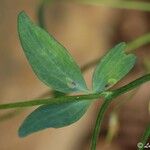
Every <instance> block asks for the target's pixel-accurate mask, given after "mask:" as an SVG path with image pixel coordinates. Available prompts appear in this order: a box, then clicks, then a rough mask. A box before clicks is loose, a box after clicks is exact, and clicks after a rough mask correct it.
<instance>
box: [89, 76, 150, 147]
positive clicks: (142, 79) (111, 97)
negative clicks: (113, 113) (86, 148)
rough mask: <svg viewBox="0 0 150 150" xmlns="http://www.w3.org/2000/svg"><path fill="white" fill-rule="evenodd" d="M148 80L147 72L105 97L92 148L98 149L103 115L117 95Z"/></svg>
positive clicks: (94, 132) (98, 117) (149, 78)
mask: <svg viewBox="0 0 150 150" xmlns="http://www.w3.org/2000/svg"><path fill="white" fill-rule="evenodd" d="M147 81H150V74H147V75H145V76H143V77H140V78H138V79H137V80H135V81H133V82H131V83H129V84H127V85H125V86H123V87H121V88H119V89H116V90H113V91H111V94H109V95H107V96H105V97H104V98H105V101H104V102H103V104H102V106H101V108H100V110H99V113H98V116H97V120H96V124H95V128H94V131H93V136H92V142H91V150H96V144H97V140H98V137H99V132H100V127H101V122H102V120H103V117H104V114H105V112H106V110H107V108H108V107H109V104H110V103H111V102H112V101H113V100H114V99H115V98H116V97H118V96H119V95H122V94H124V93H126V92H128V91H130V90H132V89H134V88H136V87H138V86H139V85H141V84H143V83H145V82H147Z"/></svg>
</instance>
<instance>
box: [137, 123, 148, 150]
mask: <svg viewBox="0 0 150 150" xmlns="http://www.w3.org/2000/svg"><path fill="white" fill-rule="evenodd" d="M149 138H150V124H149V125H148V127H147V128H146V130H145V131H144V134H143V136H142V139H141V141H140V143H142V145H143V146H141V148H140V147H139V150H143V149H144V146H146V142H147V141H148V139H149Z"/></svg>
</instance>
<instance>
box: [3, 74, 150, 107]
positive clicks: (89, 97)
mask: <svg viewBox="0 0 150 150" xmlns="http://www.w3.org/2000/svg"><path fill="white" fill-rule="evenodd" d="M147 81H150V74H147V75H145V76H143V77H141V78H138V79H137V80H135V81H133V82H131V83H129V84H127V85H125V86H123V87H121V88H119V89H116V90H113V91H104V92H102V93H96V94H87V95H75V96H62V97H56V98H45V99H37V100H30V101H23V102H16V103H8V104H1V105H0V109H9V108H20V107H31V106H37V105H45V104H51V105H53V104H62V103H68V102H74V101H82V100H92V99H98V98H100V97H103V98H105V99H114V98H116V97H117V96H119V95H122V94H124V93H126V92H128V91H130V90H132V89H134V88H136V87H138V86H139V85H141V84H143V83H145V82H147Z"/></svg>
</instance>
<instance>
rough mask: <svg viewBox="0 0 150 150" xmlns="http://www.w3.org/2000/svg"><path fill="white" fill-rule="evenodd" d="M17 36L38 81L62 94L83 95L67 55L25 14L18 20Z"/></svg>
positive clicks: (80, 80) (74, 66) (80, 78)
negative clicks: (76, 93)
mask: <svg viewBox="0 0 150 150" xmlns="http://www.w3.org/2000/svg"><path fill="white" fill-rule="evenodd" d="M18 33H19V37H20V41H21V45H22V47H23V50H24V52H25V54H26V57H27V59H28V61H29V63H30V65H31V66H32V69H33V70H34V72H35V74H36V75H37V76H38V78H39V79H40V80H41V81H43V82H44V83H45V84H46V85H48V86H50V87H52V88H53V89H55V90H57V91H60V92H64V93H69V92H79V91H87V87H86V84H85V81H84V78H83V76H82V74H81V71H80V69H79V67H78V66H77V64H76V62H75V61H74V60H73V58H72V57H71V55H70V54H69V53H68V52H67V50H66V49H65V48H64V47H63V46H62V45H61V44H60V43H58V42H57V41H56V40H55V39H54V38H53V37H52V36H51V35H49V34H48V33H47V32H46V31H44V30H43V29H42V28H40V27H38V26H36V25H35V24H33V23H32V22H31V20H30V19H29V17H28V16H27V15H26V14H25V12H21V13H20V14H19V17H18Z"/></svg>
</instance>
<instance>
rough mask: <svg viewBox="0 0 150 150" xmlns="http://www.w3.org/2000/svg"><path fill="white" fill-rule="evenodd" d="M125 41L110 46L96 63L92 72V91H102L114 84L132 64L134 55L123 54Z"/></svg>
mask: <svg viewBox="0 0 150 150" xmlns="http://www.w3.org/2000/svg"><path fill="white" fill-rule="evenodd" d="M125 48H126V44H125V43H120V44H118V45H117V46H115V47H114V48H112V49H111V50H110V51H109V52H108V53H107V54H106V55H105V56H104V57H103V58H102V60H101V61H100V63H99V64H98V65H97V67H96V69H95V71H94V74H93V91H94V92H102V91H104V90H106V89H107V88H108V87H110V86H113V85H114V84H116V83H117V82H118V81H119V80H120V79H122V78H123V77H124V76H125V75H126V74H127V73H128V72H129V71H130V70H131V69H132V68H133V66H134V64H135V60H136V57H135V55H133V54H128V55H127V54H125V51H124V50H125Z"/></svg>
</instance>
